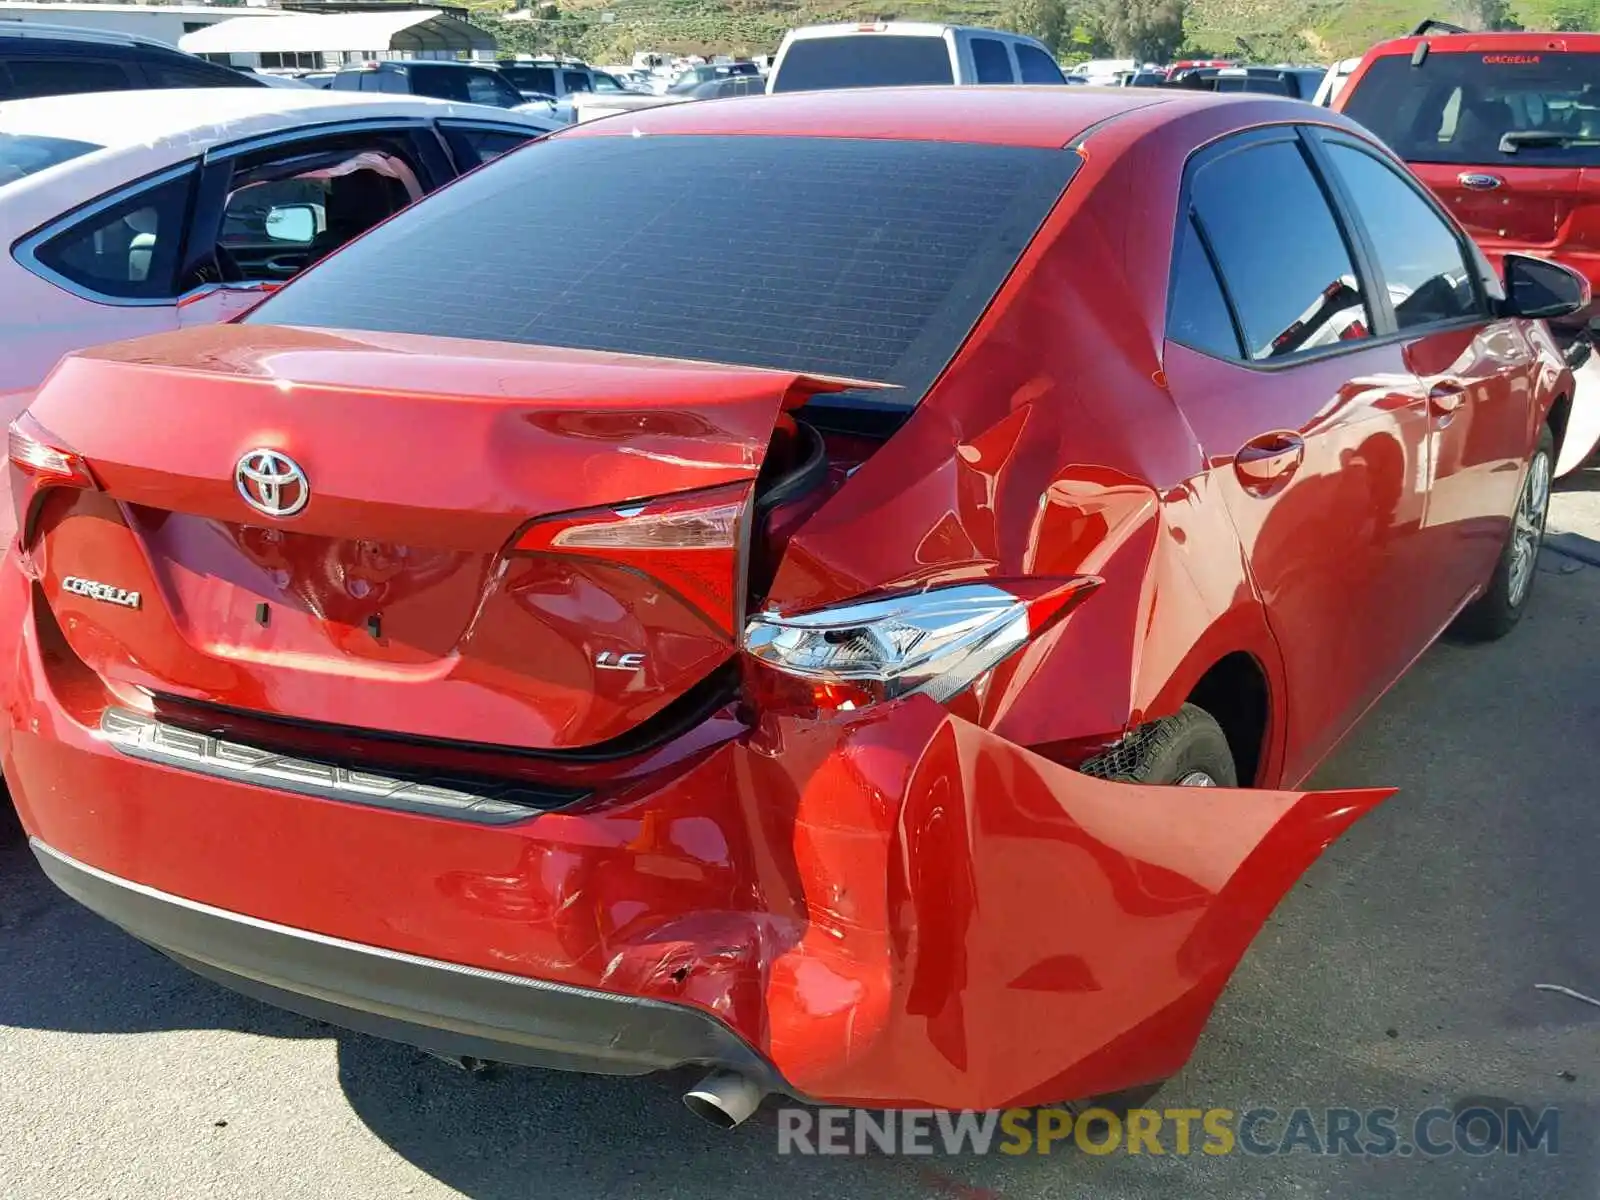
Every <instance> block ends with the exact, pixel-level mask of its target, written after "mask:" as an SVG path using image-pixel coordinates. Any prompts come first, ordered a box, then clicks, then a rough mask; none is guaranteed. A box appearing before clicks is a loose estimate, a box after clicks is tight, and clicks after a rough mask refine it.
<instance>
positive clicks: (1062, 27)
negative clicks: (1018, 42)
mask: <svg viewBox="0 0 1600 1200" xmlns="http://www.w3.org/2000/svg"><path fill="white" fill-rule="evenodd" d="M1000 25H1001V28H1003V29H1014V30H1016V32H1018V33H1025V34H1027V35H1028V36H1029V37H1036V38H1038V39H1039V40H1040V41H1041V42H1043V43H1044V44H1045V45H1046V46H1048V47H1050V50H1051V51H1052V52H1054V51H1055V50H1056V49H1057V48H1058V47H1059V46H1060V45H1061V39H1062V38H1063V37H1064V36H1065V35H1066V33H1067V26H1068V21H1067V6H1066V4H1065V2H1064V0H1006V4H1005V7H1004V8H1002V9H1001V10H1000Z"/></svg>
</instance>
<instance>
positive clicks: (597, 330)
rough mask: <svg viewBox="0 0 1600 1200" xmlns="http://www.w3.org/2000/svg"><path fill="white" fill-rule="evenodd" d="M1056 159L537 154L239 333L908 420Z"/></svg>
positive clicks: (1029, 216)
mask: <svg viewBox="0 0 1600 1200" xmlns="http://www.w3.org/2000/svg"><path fill="white" fill-rule="evenodd" d="M1077 162H1078V158H1077V156H1076V155H1075V154H1071V153H1068V152H1066V151H1062V150H1041V149H1034V148H1027V147H1015V146H988V145H972V144H968V143H961V142H900V141H887V140H853V139H836V138H805V137H798V138H796V137H638V138H633V137H571V138H555V139H553V140H551V141H548V142H544V143H539V144H536V145H532V146H529V147H528V148H527V149H526V150H523V151H522V152H520V153H518V154H514V155H510V156H508V157H506V158H505V159H503V160H501V161H500V162H497V163H496V164H495V165H494V167H493V168H491V169H490V170H487V171H478V172H475V173H474V174H471V175H469V176H467V177H465V178H464V179H462V180H461V181H460V182H459V183H456V184H453V185H451V186H450V187H448V188H445V189H444V190H442V191H441V192H439V193H438V194H436V195H435V196H433V197H431V198H429V199H426V200H423V201H422V202H421V203H419V204H418V205H416V206H415V207H413V208H411V209H409V210H407V211H406V212H404V213H402V214H401V215H399V216H398V217H396V218H395V219H394V220H392V221H389V222H388V223H387V224H385V225H382V226H380V227H379V228H378V229H376V230H374V231H373V232H372V233H371V234H369V235H368V236H366V237H364V238H362V239H361V240H360V241H357V242H355V243H354V244H352V245H351V246H350V247H349V248H348V249H345V250H343V251H341V252H340V253H338V254H337V255H335V256H334V257H332V258H330V259H329V260H327V261H326V262H325V263H323V264H321V265H319V266H318V267H316V268H314V269H313V270H311V271H308V272H307V273H306V274H305V275H303V276H301V277H299V278H298V279H297V280H296V281H295V282H293V283H291V284H289V285H288V286H287V287H285V288H284V289H283V290H281V291H279V292H278V293H276V294H275V295H274V296H272V297H271V298H269V299H268V300H267V301H266V302H265V303H263V304H262V305H260V306H259V307H257V308H256V309H254V310H253V311H252V313H251V314H250V316H249V317H248V318H247V320H248V321H249V323H252V324H272V325H304V326H319V327H324V328H344V329H360V330H375V331H387V332H396V333H416V334H433V335H439V336H444V337H459V338H478V339H484V340H490V341H504V342H527V343H536V344H542V345H549V346H568V347H574V348H579V349H590V350H605V351H617V352H622V353H630V354H648V355H660V356H666V357H672V358H691V359H702V360H706V361H711V362H725V363H737V364H741V365H747V366H761V367H772V368H775V369H779V370H789V371H802V372H809V373H815V374H829V375H844V376H849V377H852V378H859V379H867V380H872V381H875V382H882V383H891V384H897V385H899V386H900V387H901V388H903V389H905V390H904V391H903V392H899V393H896V394H895V395H896V399H897V402H898V403H901V404H914V403H916V401H917V400H918V399H920V398H921V396H922V395H923V393H924V392H925V391H926V390H927V388H928V387H929V386H930V385H931V384H932V382H933V380H934V378H935V377H936V376H937V375H938V373H939V372H940V371H941V370H943V368H944V366H945V365H946V364H947V363H948V362H949V361H950V359H951V358H952V357H953V356H954V354H955V352H956V350H957V349H958V348H959V346H960V344H961V342H962V341H963V339H964V338H965V337H966V335H967V334H968V333H969V332H970V331H971V329H972V326H973V324H974V323H975V322H976V321H977V319H978V318H979V317H980V316H981V315H982V313H983V310H984V309H985V308H986V307H987V306H988V304H989V302H990V300H992V299H993V298H994V295H995V292H996V291H998V290H999V287H1000V285H1001V284H1002V283H1003V282H1004V281H1005V279H1006V276H1007V275H1008V274H1009V273H1010V271H1011V268H1012V266H1013V265H1014V264H1015V262H1016V259H1017V256H1018V255H1019V254H1020V253H1021V252H1022V250H1023V249H1024V248H1025V247H1026V246H1027V245H1028V243H1029V241H1030V240H1031V239H1032V237H1033V235H1034V233H1035V232H1036V231H1037V230H1038V228H1039V225H1040V223H1041V222H1042V221H1043V220H1044V217H1045V215H1046V214H1047V213H1048V212H1049V210H1050V208H1051V206H1052V205H1053V204H1054V202H1055V200H1056V199H1057V198H1058V197H1059V196H1060V194H1061V190H1062V188H1063V187H1064V186H1065V185H1066V183H1067V181H1068V180H1069V179H1070V178H1071V175H1072V172H1073V169H1074V167H1075V165H1076V163H1077ZM640 180H648V181H649V186H648V187H641V186H640V184H639V181H640ZM508 263H515V264H517V269H516V270H513V271H508V270H506V265H507V264H508Z"/></svg>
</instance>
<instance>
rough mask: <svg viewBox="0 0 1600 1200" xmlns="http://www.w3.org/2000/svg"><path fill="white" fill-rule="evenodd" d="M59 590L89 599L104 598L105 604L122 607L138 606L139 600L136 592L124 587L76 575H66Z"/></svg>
mask: <svg viewBox="0 0 1600 1200" xmlns="http://www.w3.org/2000/svg"><path fill="white" fill-rule="evenodd" d="M61 590H62V591H64V592H71V593H72V594H73V595H74V596H87V597H89V599H91V600H104V601H105V602H106V603H107V604H118V605H121V606H122V607H123V608H138V607H139V605H140V603H141V601H140V598H139V593H138V592H130V591H128V590H127V589H126V588H119V587H116V586H114V585H112V584H109V583H101V582H100V581H99V580H98V579H82V578H80V577H78V576H77V575H68V576H67V577H66V578H65V579H63V580H62V581H61Z"/></svg>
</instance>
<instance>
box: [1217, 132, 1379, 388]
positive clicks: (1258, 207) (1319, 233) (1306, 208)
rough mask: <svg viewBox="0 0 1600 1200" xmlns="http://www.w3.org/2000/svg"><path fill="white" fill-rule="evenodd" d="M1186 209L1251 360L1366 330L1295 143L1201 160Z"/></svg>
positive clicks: (1331, 227)
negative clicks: (1209, 253)
mask: <svg viewBox="0 0 1600 1200" xmlns="http://www.w3.org/2000/svg"><path fill="white" fill-rule="evenodd" d="M1190 202H1191V204H1192V205H1193V208H1194V213H1195V216H1196V218H1197V219H1198V220H1199V222H1200V225H1201V227H1202V228H1203V229H1204V230H1205V233H1206V235H1207V237H1208V238H1209V239H1210V242H1211V248H1212V250H1213V251H1214V252H1215V253H1216V256H1217V265H1218V266H1219V267H1221V269H1222V277H1223V280H1224V282H1225V284H1226V286H1227V289H1228V294H1229V295H1230V296H1231V297H1232V298H1233V303H1234V306H1235V307H1236V308H1237V310H1238V313H1239V320H1240V322H1241V323H1242V324H1243V325H1244V335H1245V341H1246V344H1247V349H1248V351H1249V355H1250V357H1251V358H1255V359H1267V358H1281V357H1283V356H1284V355H1287V354H1293V353H1295V352H1296V351H1299V350H1307V349H1311V348H1314V347H1317V346H1323V345H1328V344H1330V343H1332V342H1335V341H1338V340H1340V339H1344V338H1351V337H1362V336H1365V335H1366V334H1367V333H1368V332H1369V331H1370V330H1371V328H1372V322H1371V319H1370V318H1369V317H1368V316H1367V314H1366V311H1365V308H1364V306H1363V304H1362V298H1361V295H1360V293H1359V290H1358V289H1359V283H1358V281H1357V279H1356V273H1355V267H1354V265H1353V264H1352V263H1351V260H1350V252H1349V250H1348V249H1347V248H1346V246H1345V243H1344V238H1343V237H1342V236H1341V235H1340V232H1339V227H1338V226H1337V224H1335V222H1334V218H1333V212H1332V210H1330V209H1329V207H1328V202H1327V199H1326V198H1325V197H1324V196H1323V194H1322V189H1321V187H1319V186H1318V184H1317V181H1316V179H1315V178H1314V177H1313V176H1312V174H1311V168H1310V167H1309V165H1307V163H1306V160H1305V156H1304V155H1303V154H1302V153H1301V151H1300V147H1299V145H1298V144H1297V143H1295V142H1287V141H1285V142H1272V143H1269V144H1266V145H1257V146H1251V147H1249V148H1247V149H1244V150H1239V151H1235V152H1234V153H1232V154H1225V155H1223V156H1222V157H1220V158H1214V159H1211V160H1210V161H1208V162H1206V163H1205V164H1204V165H1203V166H1201V167H1200V169H1199V170H1198V171H1196V172H1195V175H1194V179H1193V182H1192V184H1191V188H1190Z"/></svg>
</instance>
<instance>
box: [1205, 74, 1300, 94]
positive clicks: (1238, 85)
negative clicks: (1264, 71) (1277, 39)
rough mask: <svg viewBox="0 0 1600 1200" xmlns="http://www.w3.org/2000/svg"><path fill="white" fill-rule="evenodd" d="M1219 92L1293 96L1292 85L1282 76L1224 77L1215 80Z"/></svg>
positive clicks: (1222, 75) (1218, 76) (1219, 75)
mask: <svg viewBox="0 0 1600 1200" xmlns="http://www.w3.org/2000/svg"><path fill="white" fill-rule="evenodd" d="M1214 83H1215V89H1214V90H1216V91H1219V92H1266V93H1267V94H1268V95H1271V96H1292V95H1294V92H1293V91H1292V90H1291V85H1290V84H1289V82H1288V80H1286V79H1285V78H1284V77H1283V76H1282V75H1278V74H1272V75H1224V74H1221V73H1219V74H1218V75H1217V76H1216V78H1215V80H1214Z"/></svg>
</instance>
